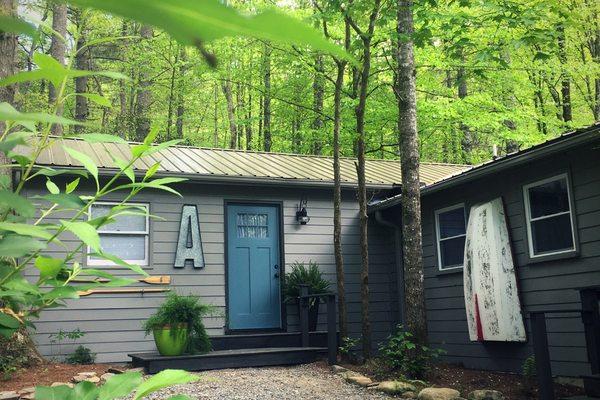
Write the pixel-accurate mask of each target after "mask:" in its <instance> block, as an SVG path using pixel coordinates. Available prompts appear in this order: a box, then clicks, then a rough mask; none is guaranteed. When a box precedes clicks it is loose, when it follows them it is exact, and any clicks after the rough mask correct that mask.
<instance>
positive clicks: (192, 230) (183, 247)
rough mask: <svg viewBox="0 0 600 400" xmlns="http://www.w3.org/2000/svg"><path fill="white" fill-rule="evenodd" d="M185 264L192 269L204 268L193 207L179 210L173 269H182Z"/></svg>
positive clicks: (198, 225)
mask: <svg viewBox="0 0 600 400" xmlns="http://www.w3.org/2000/svg"><path fill="white" fill-rule="evenodd" d="M187 263H191V264H192V265H193V266H194V268H204V253H203V252H202V239H201V238H200V223H199V222H198V210H197V209H196V206H194V205H184V206H183V208H182V209H181V222H180V225H179V240H177V253H176V254H175V268H183V267H185V266H186V264H187Z"/></svg>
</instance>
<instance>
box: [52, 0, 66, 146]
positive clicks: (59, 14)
mask: <svg viewBox="0 0 600 400" xmlns="http://www.w3.org/2000/svg"><path fill="white" fill-rule="evenodd" d="M52 29H53V30H54V31H55V32H56V33H58V34H59V35H60V36H62V39H61V38H60V37H59V36H57V35H56V34H53V35H52V41H51V43H50V55H51V56H52V57H53V58H54V59H55V60H56V61H58V62H59V63H61V64H63V65H64V64H65V53H66V51H67V45H66V43H65V42H64V41H63V40H66V38H67V5H66V4H65V3H54V5H53V6H52ZM58 90H59V88H55V87H54V85H53V84H52V83H50V84H49V86H48V101H49V103H50V107H51V108H53V107H56V115H62V114H63V110H64V105H63V104H62V103H61V104H56V97H57V96H58V93H57V91H58ZM52 133H53V134H54V135H62V133H63V126H62V125H61V124H54V125H52Z"/></svg>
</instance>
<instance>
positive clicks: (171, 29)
mask: <svg viewBox="0 0 600 400" xmlns="http://www.w3.org/2000/svg"><path fill="white" fill-rule="evenodd" d="M63 1H66V0H63ZM69 3H71V4H74V5H78V6H81V7H92V8H97V9H101V10H104V11H107V12H109V13H112V14H117V15H120V16H121V17H125V18H131V19H134V20H137V21H140V22H142V23H145V24H150V25H154V26H156V27H158V28H160V29H162V30H164V31H166V32H167V33H169V34H170V35H171V36H173V38H175V39H176V40H178V41H179V42H181V43H183V44H185V45H194V46H199V47H202V44H203V43H206V42H209V41H212V40H216V39H221V38H224V37H237V36H250V37H255V38H258V39H264V40H270V41H274V42H279V43H285V44H295V45H307V46H310V47H312V48H313V49H314V50H321V51H324V52H327V53H330V54H333V55H337V56H338V57H341V58H345V59H348V60H353V59H352V58H351V56H350V55H349V54H348V53H346V52H345V51H344V50H343V49H342V48H341V47H339V46H337V45H335V44H333V43H332V42H329V41H328V40H326V39H325V38H324V37H323V35H322V34H321V33H320V32H318V31H317V30H316V29H314V28H312V27H309V26H308V25H306V24H304V23H302V22H300V21H299V20H297V19H296V18H294V17H291V16H288V15H286V14H283V13H282V12H279V11H275V10H273V9H271V10H267V11H264V12H263V13H261V14H258V15H254V16H246V15H241V14H240V13H238V12H237V11H235V10H234V9H233V8H231V7H227V6H225V5H224V4H222V3H221V2H220V1H218V0H204V1H189V0H163V1H156V2H148V1H146V0H130V1H120V0H104V1H101V2H99V1H95V0H69Z"/></svg>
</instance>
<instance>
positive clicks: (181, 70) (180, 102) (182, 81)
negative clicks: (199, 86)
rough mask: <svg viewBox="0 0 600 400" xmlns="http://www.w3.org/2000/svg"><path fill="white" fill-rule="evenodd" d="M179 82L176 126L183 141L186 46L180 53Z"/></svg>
mask: <svg viewBox="0 0 600 400" xmlns="http://www.w3.org/2000/svg"><path fill="white" fill-rule="evenodd" d="M179 62H180V65H179V82H178V84H177V119H176V121H175V126H176V128H177V139H183V117H184V114H185V96H184V88H185V73H186V70H187V65H186V62H187V54H186V52H185V46H181V48H180V52H179Z"/></svg>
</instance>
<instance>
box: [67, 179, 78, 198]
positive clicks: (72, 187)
mask: <svg viewBox="0 0 600 400" xmlns="http://www.w3.org/2000/svg"><path fill="white" fill-rule="evenodd" d="M77 186H79V178H77V179H75V180H74V181H71V182H69V183H67V186H66V187H65V192H66V193H67V194H69V193H71V192H73V191H74V190H75V189H77Z"/></svg>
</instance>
